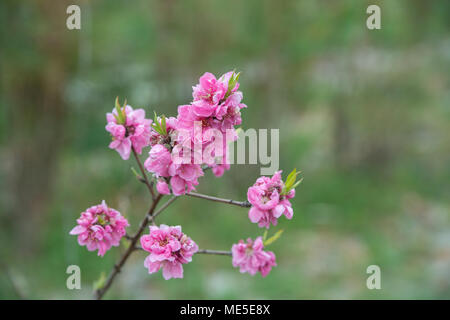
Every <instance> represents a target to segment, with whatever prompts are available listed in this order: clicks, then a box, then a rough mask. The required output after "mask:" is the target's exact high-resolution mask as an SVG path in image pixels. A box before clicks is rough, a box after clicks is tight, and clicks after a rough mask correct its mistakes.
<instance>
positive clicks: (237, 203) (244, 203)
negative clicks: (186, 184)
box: [187, 192, 252, 208]
mask: <svg viewBox="0 0 450 320" xmlns="http://www.w3.org/2000/svg"><path fill="white" fill-rule="evenodd" d="M187 195H188V196H191V197H195V198H201V199H206V200H210V201H215V202H222V203H227V204H232V205H235V206H239V207H244V208H250V207H251V206H252V205H251V203H250V202H248V201H236V200H231V199H222V198H217V197H213V196H208V195H205V194H201V193H196V192H189V193H187Z"/></svg>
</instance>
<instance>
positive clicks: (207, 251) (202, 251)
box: [196, 249, 231, 256]
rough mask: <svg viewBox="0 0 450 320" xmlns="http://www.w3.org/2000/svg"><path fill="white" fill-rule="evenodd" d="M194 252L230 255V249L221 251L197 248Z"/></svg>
mask: <svg viewBox="0 0 450 320" xmlns="http://www.w3.org/2000/svg"><path fill="white" fill-rule="evenodd" d="M196 253H198V254H216V255H220V256H231V251H221V250H207V249H202V250H198V251H197V252H196Z"/></svg>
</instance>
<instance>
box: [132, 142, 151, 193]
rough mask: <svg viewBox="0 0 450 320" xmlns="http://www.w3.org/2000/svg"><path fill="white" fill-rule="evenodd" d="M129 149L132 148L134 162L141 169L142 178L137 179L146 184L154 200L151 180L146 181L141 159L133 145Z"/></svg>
mask: <svg viewBox="0 0 450 320" xmlns="http://www.w3.org/2000/svg"><path fill="white" fill-rule="evenodd" d="M131 150H133V155H134V158H135V159H136V162H137V164H138V166H139V169H140V170H141V173H142V177H140V178H142V179H143V180H142V179H139V180H140V181H141V182H143V183H145V185H146V186H147V188H148V190H149V191H150V194H151V195H152V199H153V200H155V198H156V195H155V191H154V190H153V182H150V181H148V178H147V173H146V172H145V169H144V166H143V165H142V162H141V159H139V156H138V154H137V152H136V150H135V149H134V147H131Z"/></svg>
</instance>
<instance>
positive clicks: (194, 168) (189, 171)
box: [144, 118, 203, 196]
mask: <svg viewBox="0 0 450 320" xmlns="http://www.w3.org/2000/svg"><path fill="white" fill-rule="evenodd" d="M177 124H178V121H177V120H176V119H175V118H169V119H167V120H166V129H167V135H165V136H161V134H160V133H158V132H156V131H155V130H154V129H153V128H152V133H151V134H152V138H151V140H152V148H151V150H150V152H149V157H148V158H147V160H145V162H144V167H145V168H146V169H147V170H148V171H150V172H152V173H153V174H154V175H155V176H156V177H157V178H165V179H159V180H158V181H159V182H158V183H157V186H156V187H157V191H158V192H159V193H161V194H169V193H170V189H169V184H170V186H171V189H172V193H173V194H174V195H176V196H179V195H183V194H186V193H187V192H190V191H192V190H194V189H195V186H196V185H198V178H199V177H201V176H203V170H202V167H201V165H200V164H194V154H193V153H191V149H190V148H191V141H190V140H189V141H187V146H188V148H187V149H188V150H187V151H188V159H187V162H183V161H181V160H184V159H183V157H182V155H183V152H184V150H183V143H185V142H186V137H183V136H180V134H179V132H178V131H177ZM153 143H154V144H153ZM176 160H180V161H176ZM163 181H164V182H163Z"/></svg>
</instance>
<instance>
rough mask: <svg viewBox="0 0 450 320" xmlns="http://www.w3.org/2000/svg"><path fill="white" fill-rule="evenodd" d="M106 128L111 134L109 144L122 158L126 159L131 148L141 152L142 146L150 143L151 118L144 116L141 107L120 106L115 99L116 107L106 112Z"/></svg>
mask: <svg viewBox="0 0 450 320" xmlns="http://www.w3.org/2000/svg"><path fill="white" fill-rule="evenodd" d="M106 121H107V122H108V124H107V125H106V130H107V131H108V132H109V133H110V134H111V136H112V139H113V141H112V142H111V143H110V144H109V147H110V148H111V149H115V150H116V151H117V152H118V153H119V154H120V156H121V157H122V159H124V160H128V158H129V157H130V152H131V148H134V150H136V152H137V153H139V154H141V153H142V148H144V147H147V146H148V145H150V134H151V132H150V125H151V123H152V121H151V120H149V119H146V118H145V111H144V110H143V109H136V110H133V108H132V107H131V106H129V105H127V104H126V102H125V105H124V106H123V107H122V108H121V107H120V105H119V103H118V100H117V99H116V107H115V108H114V109H113V111H112V112H110V113H107V114H106Z"/></svg>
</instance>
